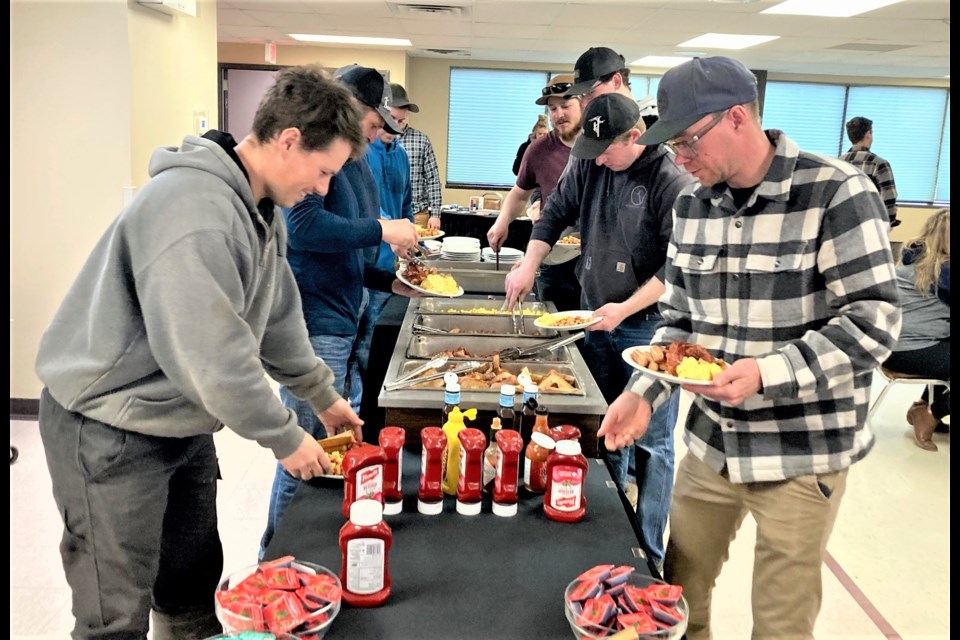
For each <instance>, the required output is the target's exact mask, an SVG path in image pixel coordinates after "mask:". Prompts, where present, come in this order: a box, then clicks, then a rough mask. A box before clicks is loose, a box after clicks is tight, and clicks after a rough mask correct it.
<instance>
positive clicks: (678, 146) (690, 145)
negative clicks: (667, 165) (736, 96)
mask: <svg viewBox="0 0 960 640" xmlns="http://www.w3.org/2000/svg"><path fill="white" fill-rule="evenodd" d="M727 111H729V109H725V110H723V111H721V112H720V113H718V114H717V115H715V116H713V119H712V120H710V122H708V123H707V124H706V125H705V126H704V127H703V128H702V129H700V131H697V132H696V133H695V134H693V135H692V136H690V139H689V140H668V141H667V142H664V143H663V146H665V147H666V148H667V149H670V151H673V153H674V154H676V155H678V156H681V157H683V158H687V159H688V160H689V159H692V158H696V157H697V147H696V144H697V143H698V142H700V140H702V139H703V136H705V135H707V133H708V132H709V131H710V129H713V128H714V127H715V126H717V125H718V124H720V121H721V120H723V116H725V115H727Z"/></svg>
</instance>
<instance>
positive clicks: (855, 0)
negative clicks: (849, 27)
mask: <svg viewBox="0 0 960 640" xmlns="http://www.w3.org/2000/svg"><path fill="white" fill-rule="evenodd" d="M901 1H902V0H843V1H842V2H838V1H837V0H786V1H785V2H781V3H780V4H777V5H774V6H772V7H770V8H769V9H764V10H763V11H761V12H760V13H779V14H783V15H791V16H824V17H828V18H849V17H850V16H856V15H859V14H861V13H866V12H867V11H873V10H874V9H879V8H880V7H886V6H888V5H891V4H896V3H898V2H901Z"/></svg>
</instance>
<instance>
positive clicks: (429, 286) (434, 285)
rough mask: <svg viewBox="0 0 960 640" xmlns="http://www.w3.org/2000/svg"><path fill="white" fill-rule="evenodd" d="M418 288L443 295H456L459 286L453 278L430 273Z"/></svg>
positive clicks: (458, 291)
mask: <svg viewBox="0 0 960 640" xmlns="http://www.w3.org/2000/svg"><path fill="white" fill-rule="evenodd" d="M420 288H422V289H426V290H427V291H432V292H433V293H442V294H444V295H456V294H458V293H460V285H458V284H457V281H456V280H454V279H453V276H448V275H446V274H443V273H431V274H430V275H428V276H427V277H426V278H424V280H423V282H421V283H420Z"/></svg>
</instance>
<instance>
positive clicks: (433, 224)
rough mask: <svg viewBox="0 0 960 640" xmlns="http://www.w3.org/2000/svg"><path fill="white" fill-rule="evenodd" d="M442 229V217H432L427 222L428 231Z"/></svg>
mask: <svg viewBox="0 0 960 640" xmlns="http://www.w3.org/2000/svg"><path fill="white" fill-rule="evenodd" d="M439 228H440V216H430V219H429V220H427V229H439Z"/></svg>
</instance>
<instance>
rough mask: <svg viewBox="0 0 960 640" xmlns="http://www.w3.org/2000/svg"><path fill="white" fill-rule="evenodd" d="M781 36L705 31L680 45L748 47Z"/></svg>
mask: <svg viewBox="0 0 960 640" xmlns="http://www.w3.org/2000/svg"><path fill="white" fill-rule="evenodd" d="M779 37H780V36H750V35H743V34H738V33H705V34H703V35H702V36H697V37H696V38H693V39H692V40H687V41H686V42H681V43H680V44H678V45H677V46H678V47H703V48H704V49H746V48H747V47H753V46H756V45H758V44H763V43H764V42H770V41H771V40H776V39H777V38H779Z"/></svg>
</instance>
